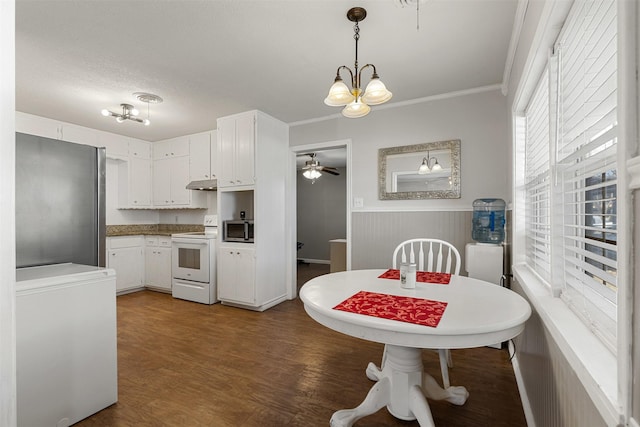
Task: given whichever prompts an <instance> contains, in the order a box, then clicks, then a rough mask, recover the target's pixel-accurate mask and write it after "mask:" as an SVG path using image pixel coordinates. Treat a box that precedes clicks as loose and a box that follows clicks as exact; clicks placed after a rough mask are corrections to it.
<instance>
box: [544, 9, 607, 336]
mask: <svg viewBox="0 0 640 427" xmlns="http://www.w3.org/2000/svg"><path fill="white" fill-rule="evenodd" d="M616 23H617V20H616V3H615V1H585V2H576V3H574V5H573V7H572V10H571V12H570V14H569V17H568V19H567V22H566V24H565V27H564V28H563V30H562V33H561V35H560V38H559V40H558V42H557V44H556V47H555V51H556V53H557V55H558V59H559V72H558V88H559V89H558V91H559V96H558V99H559V105H558V113H559V118H560V119H559V132H558V138H557V141H556V144H557V145H556V158H557V162H558V171H559V174H560V179H561V182H560V183H559V185H561V186H562V187H561V189H560V193H561V194H562V197H563V200H562V202H563V203H562V205H563V208H564V212H563V214H562V225H563V248H564V256H563V259H564V269H563V270H564V271H563V272H562V273H563V276H564V277H563V280H562V283H563V284H564V289H563V290H562V294H561V296H562V298H563V299H564V300H565V301H566V302H567V303H568V304H569V305H570V306H571V307H572V308H573V309H574V311H576V312H577V313H578V314H579V315H580V316H581V317H582V318H583V319H584V320H585V322H586V323H587V324H588V325H589V326H591V327H592V329H593V330H594V332H595V333H597V334H599V335H601V336H602V337H603V338H605V341H608V342H609V343H613V342H615V334H616V327H615V321H616V316H617V313H616V296H617V292H616V291H617V281H616V271H617V269H616V241H617V238H616V236H617V224H616V208H617V204H616V169H617V166H616V148H617V145H616V142H617V139H616V129H617V114H616V106H617V93H616V89H617V73H616V70H617V58H616V52H617V37H616V36H617V28H616Z"/></svg>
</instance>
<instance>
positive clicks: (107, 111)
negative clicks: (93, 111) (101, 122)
mask: <svg viewBox="0 0 640 427" xmlns="http://www.w3.org/2000/svg"><path fill="white" fill-rule="evenodd" d="M100 114H102V115H103V116H105V117H109V116H110V115H111V111H109V110H107V109H106V108H105V109H103V110H102V111H100Z"/></svg>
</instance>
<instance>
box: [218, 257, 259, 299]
mask: <svg viewBox="0 0 640 427" xmlns="http://www.w3.org/2000/svg"><path fill="white" fill-rule="evenodd" d="M254 253H255V251H254V250H253V249H239V248H235V247H221V248H220V251H219V252H218V260H219V262H218V299H220V300H222V301H232V302H238V303H242V304H247V305H255V303H256V297H255V295H256V292H255V279H254V277H255V260H254V256H253V255H254Z"/></svg>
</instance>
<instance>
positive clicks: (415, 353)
mask: <svg viewBox="0 0 640 427" xmlns="http://www.w3.org/2000/svg"><path fill="white" fill-rule="evenodd" d="M385 271H386V270H352V271H341V272H338V273H331V274H326V275H323V276H318V277H316V278H314V279H312V280H310V281H308V282H307V283H305V285H304V286H303V287H302V289H301V291H300V298H301V299H302V301H303V303H304V308H305V310H306V312H307V314H309V316H310V317H311V318H313V319H314V320H316V321H317V322H318V323H320V324H322V325H324V326H326V327H328V328H330V329H333V330H335V331H338V332H341V333H343V334H346V335H350V336H353V337H356V338H361V339H364V340H368V341H374V342H379V343H383V344H385V350H384V354H383V357H382V366H380V367H378V366H376V365H375V364H374V363H369V365H368V367H367V369H366V374H367V377H368V378H369V379H371V380H374V381H375V384H374V385H373V387H372V388H371V390H370V391H369V393H368V394H367V396H366V398H365V399H364V401H363V402H362V403H361V404H360V405H359V406H357V407H356V408H353V409H344V410H340V411H337V412H335V413H334V414H333V416H332V417H331V426H332V427H350V426H352V425H353V424H354V423H355V422H356V421H357V420H359V419H360V418H362V417H365V416H367V415H370V414H373V413H374V412H377V411H378V410H380V409H381V408H383V407H385V406H386V407H387V410H388V411H389V412H390V413H391V414H392V415H393V416H395V417H396V418H399V419H402V420H418V423H419V424H420V426H421V427H433V426H434V422H433V417H432V415H431V410H430V408H429V404H428V402H427V399H426V398H429V399H434V400H447V401H449V402H451V403H453V404H456V405H462V404H464V403H465V402H466V400H467V397H468V396H469V394H468V392H467V390H466V389H465V388H464V387H462V386H451V387H448V388H447V389H443V388H442V387H440V385H439V384H438V383H437V382H436V380H435V379H434V378H433V377H432V376H431V375H429V374H428V373H425V372H424V367H423V364H422V354H421V352H422V349H424V348H428V349H459V348H472V347H481V346H485V345H492V344H495V343H498V342H503V341H507V340H509V339H511V338H513V337H515V336H517V335H518V334H519V333H520V332H522V330H523V329H524V324H525V321H526V320H527V319H528V318H529V316H530V315H531V307H530V306H529V304H528V303H527V301H525V299H524V298H522V297H521V296H520V295H518V294H517V293H515V292H513V291H511V290H509V289H507V288H504V287H501V286H498V285H494V284H491V283H488V282H484V281H481V280H478V279H472V278H469V277H465V276H457V275H452V276H451V279H450V281H449V283H448V284H434V283H422V282H417V283H416V287H415V288H414V289H405V288H401V287H400V281H399V280H393V279H383V278H379V276H380V275H381V274H383V273H384V272H385ZM360 291H367V292H375V293H378V294H388V295H395V296H400V297H411V298H418V299H427V300H434V301H440V302H445V303H447V305H446V308H445V310H444V313H443V314H442V317H441V319H440V321H439V323H438V325H437V326H436V327H430V326H423V325H419V324H414V323H407V322H403V321H398V320H390V319H385V318H380V317H373V316H370V315H364V314H359V313H352V312H347V311H342V310H336V309H334V307H336V306H337V305H338V304H340V303H342V302H343V301H345V300H347V299H348V298H350V297H351V296H353V295H355V294H356V293H358V292H360Z"/></svg>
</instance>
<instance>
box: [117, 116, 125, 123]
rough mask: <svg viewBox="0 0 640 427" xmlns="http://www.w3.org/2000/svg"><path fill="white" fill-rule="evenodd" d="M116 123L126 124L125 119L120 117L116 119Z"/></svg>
mask: <svg viewBox="0 0 640 427" xmlns="http://www.w3.org/2000/svg"><path fill="white" fill-rule="evenodd" d="M116 122H118V123H122V122H124V118H123V117H122V116H118V117H116Z"/></svg>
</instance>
